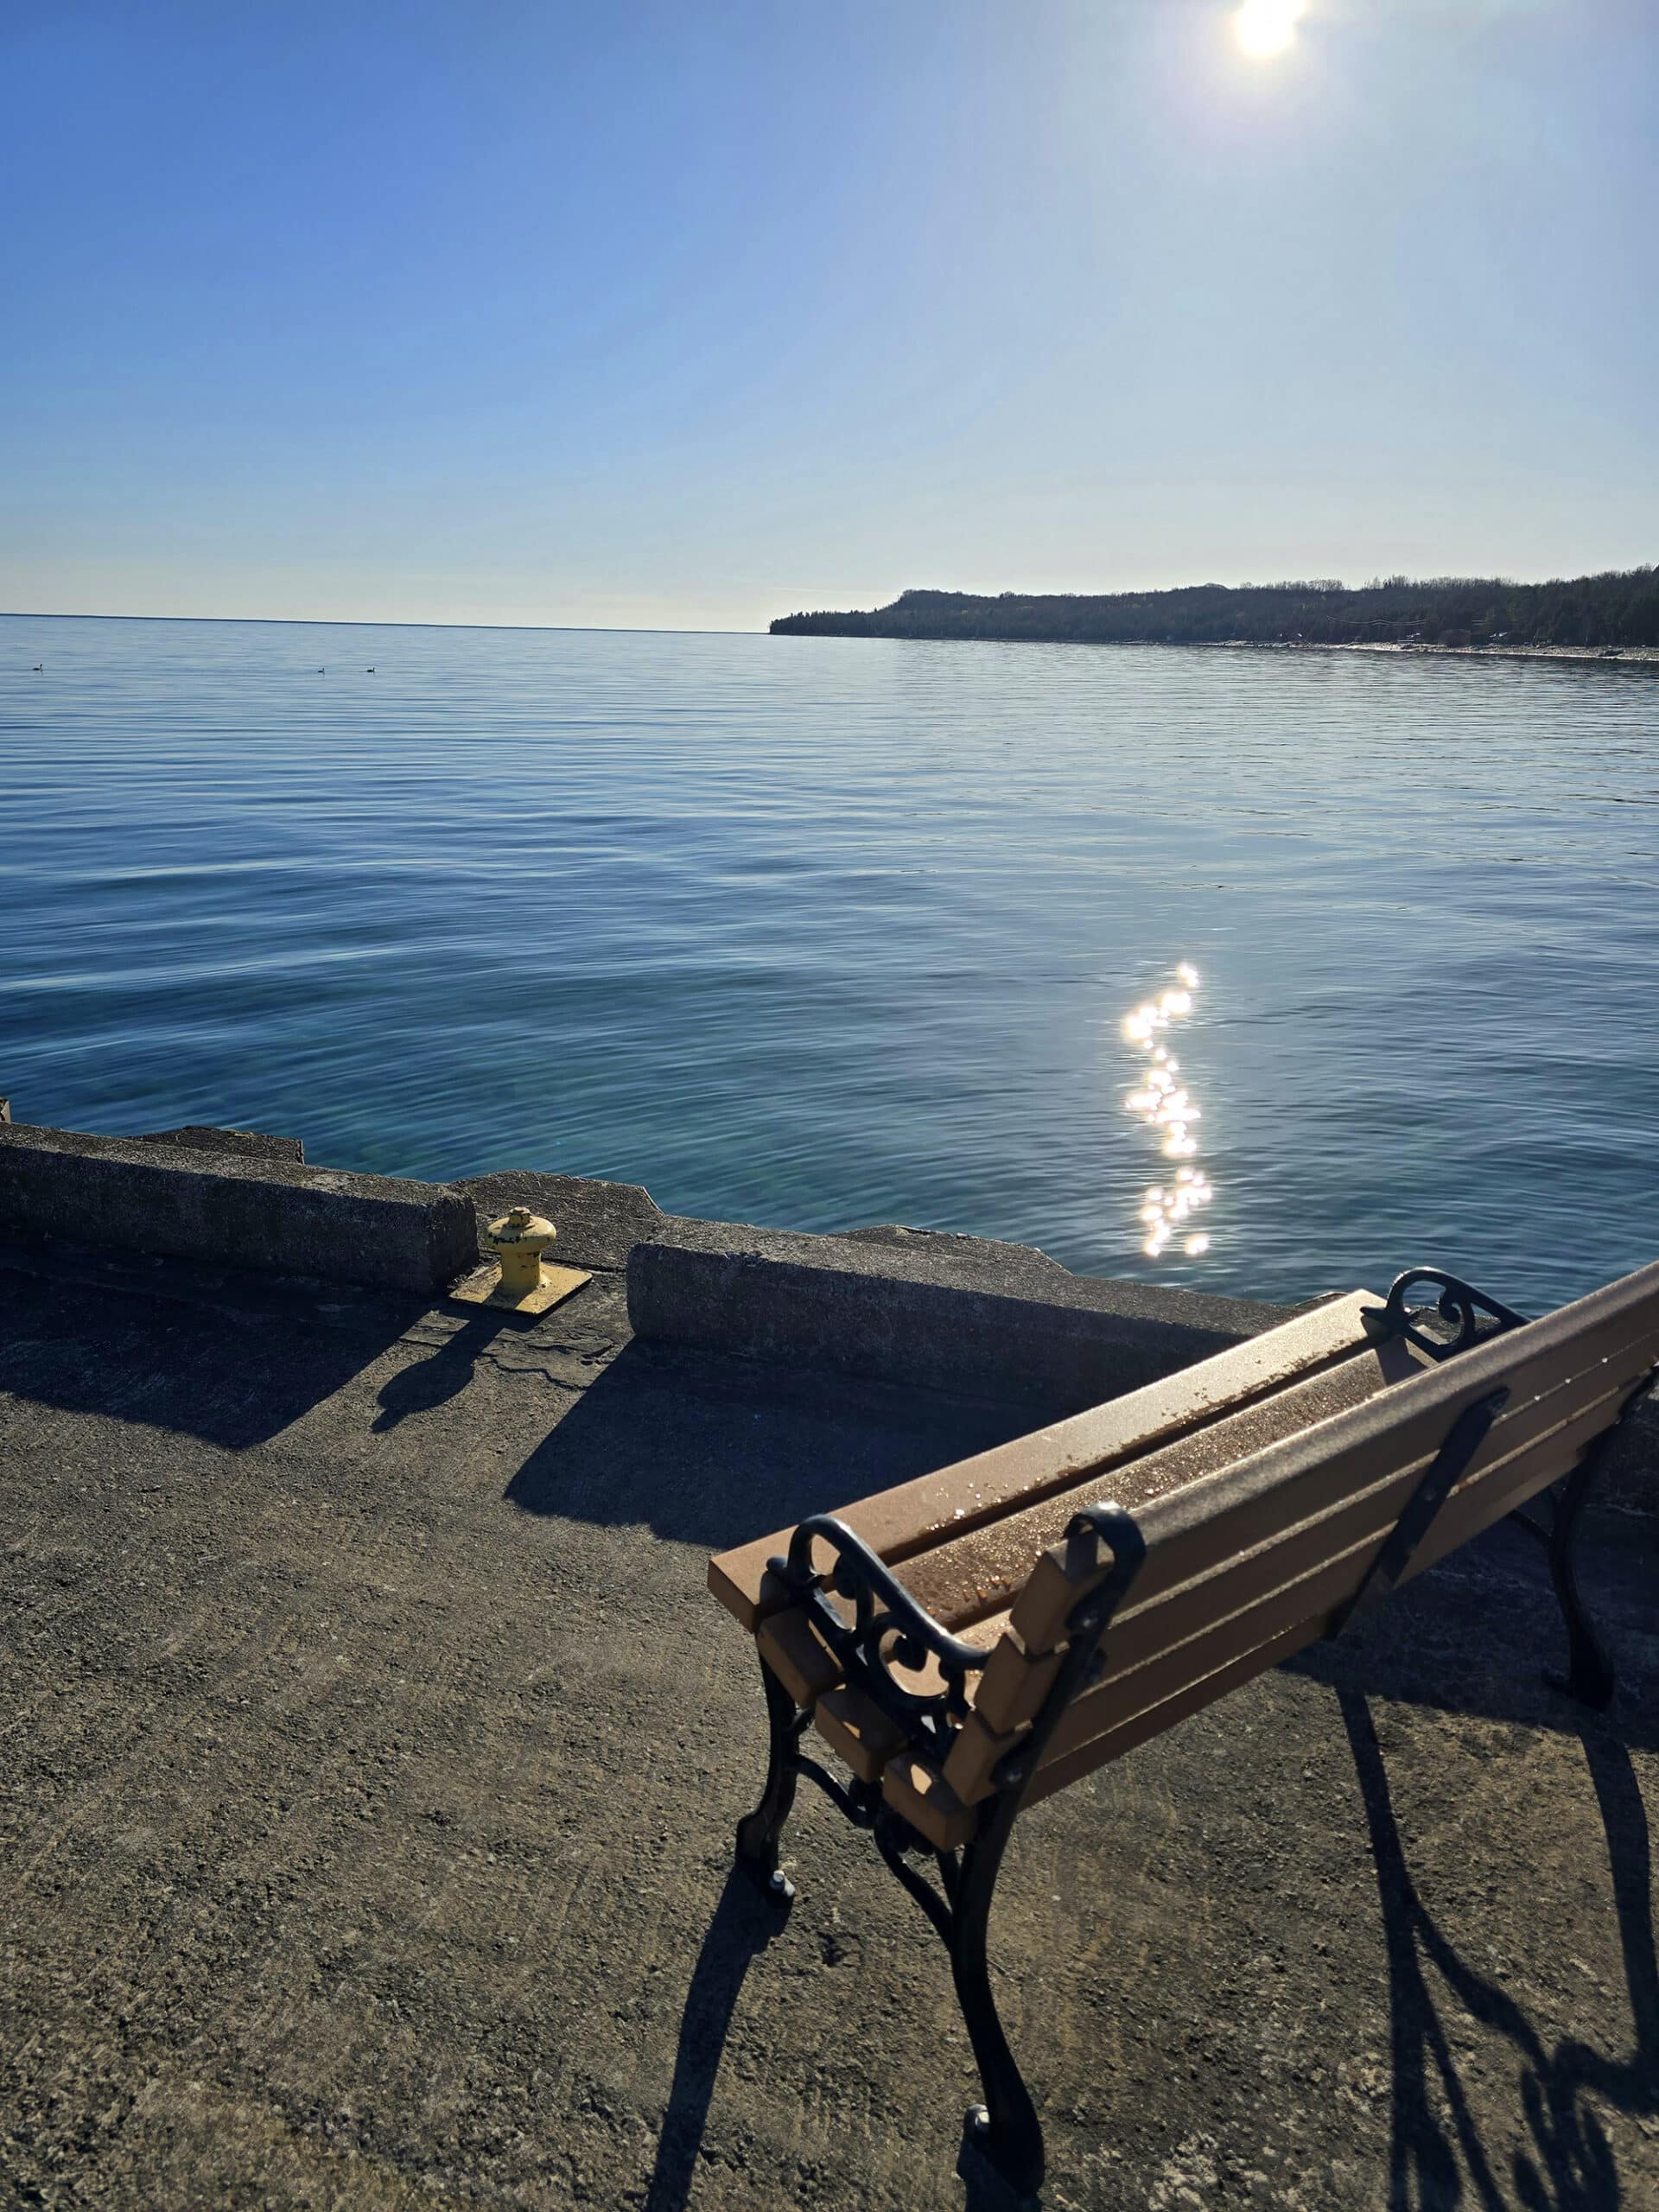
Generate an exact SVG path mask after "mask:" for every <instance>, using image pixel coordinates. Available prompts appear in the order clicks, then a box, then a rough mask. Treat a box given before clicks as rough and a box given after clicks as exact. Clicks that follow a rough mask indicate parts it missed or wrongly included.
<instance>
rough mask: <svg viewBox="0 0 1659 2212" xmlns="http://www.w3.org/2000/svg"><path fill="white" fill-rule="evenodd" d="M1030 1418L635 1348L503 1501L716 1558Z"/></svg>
mask: <svg viewBox="0 0 1659 2212" xmlns="http://www.w3.org/2000/svg"><path fill="white" fill-rule="evenodd" d="M463 1333H464V1332H463ZM454 1341H456V1342H458V1341H459V1340H458V1339H456V1340H454ZM428 1364H430V1363H428ZM1031 1420H1032V1417H1031V1413H1030V1409H1029V1408H1025V1407H1020V1406H1008V1405H996V1404H991V1403H984V1404H973V1403H968V1402H959V1401H957V1400H955V1399H951V1398H946V1397H943V1396H940V1395H936V1394H934V1393H932V1392H929V1391H914V1390H912V1391H905V1390H899V1389H893V1388H890V1387H888V1386H886V1385H883V1384H880V1383H864V1382H861V1381H860V1380H859V1379H857V1378H856V1377H854V1376H841V1375H817V1376H811V1375H805V1374H801V1373H797V1372H793V1371H791V1370H786V1369H772V1368H766V1367H762V1366H758V1365H756V1364H754V1363H750V1362H748V1361H744V1360H736V1359H724V1358H718V1357H710V1356H702V1357H697V1358H695V1359H690V1358H684V1357H676V1356H674V1355H673V1354H670V1353H665V1352H664V1351H661V1350H659V1349H658V1348H656V1347H654V1346H647V1345H645V1344H640V1343H639V1342H637V1341H636V1342H633V1343H631V1344H626V1345H625V1346H624V1347H623V1349H622V1350H621V1351H620V1352H619V1353H618V1354H617V1356H616V1357H615V1358H614V1359H613V1360H612V1361H611V1362H610V1363H609V1364H608V1365H607V1367H606V1368H605V1369H604V1370H603V1371H602V1372H601V1373H599V1374H597V1375H595V1376H594V1379H593V1380H592V1382H590V1383H588V1386H587V1388H586V1389H583V1390H582V1394H581V1395H580V1396H579V1397H578V1398H577V1399H576V1400H575V1402H574V1403H573V1404H571V1405H570V1406H569V1408H567V1409H566V1410H565V1411H564V1412H563V1414H562V1415H561V1417H560V1419H559V1420H558V1421H557V1423H556V1426H555V1427H552V1428H550V1430H549V1431H548V1433H547V1434H546V1435H545V1436H544V1437H543V1439H542V1440H541V1442H540V1443H539V1444H537V1446H536V1447H535V1448H534V1450H533V1451H531V1453H530V1455H529V1457H528V1458H527V1459H525V1460H524V1463H523V1465H521V1466H520V1467H519V1468H518V1471H517V1472H516V1473H515V1474H514V1475H513V1477H512V1480H511V1481H510V1482H509V1483H508V1484H507V1488H506V1496H507V1497H508V1499H509V1500H510V1501H511V1503H513V1504H514V1505H516V1506H518V1508H519V1510H521V1511H523V1512H525V1513H545V1514H557V1515H560V1516H563V1517H565V1518H567V1519H570V1520H577V1521H585V1522H591V1523H595V1524H598V1525H600V1526H603V1527H613V1526H616V1525H618V1524H634V1525H639V1524H643V1525H644V1526H645V1527H647V1528H649V1529H652V1532H653V1533H654V1534H655V1535H658V1536H664V1537H667V1538H669V1539H671V1540H672V1541H677V1542H682V1543H692V1544H700V1545H703V1546H705V1547H707V1548H708V1549H709V1550H711V1551H723V1550H725V1549H726V1548H728V1547H729V1546H731V1545H733V1544H740V1543H742V1542H744V1541H747V1539H749V1538H751V1537H754V1536H764V1535H768V1534H769V1533H770V1532H771V1531H772V1529H781V1528H783V1527H785V1525H786V1524H788V1523H791V1522H795V1521H799V1520H802V1519H804V1517H805V1516H807V1515H808V1514H810V1513H817V1512H827V1511H831V1510H834V1509H835V1508H836V1507H837V1506H841V1505H844V1504H845V1503H847V1501H848V1500H849V1498H855V1497H868V1496H869V1495H870V1493H871V1492H872V1491H879V1490H886V1489H887V1488H888V1487H889V1486H890V1485H891V1484H894V1483H901V1482H905V1481H907V1480H908V1479H909V1478H911V1477H912V1475H920V1474H926V1473H929V1472H931V1470H932V1469H934V1468H936V1467H943V1466H948V1465H950V1462H951V1461H952V1460H953V1459H966V1458H967V1457H968V1456H969V1454H970V1453H972V1452H982V1451H985V1450H987V1449H988V1447H989V1446H991V1445H993V1444H1001V1443H1004V1442H1006V1441H1007V1439H1008V1438H1009V1437H1012V1436H1018V1435H1020V1434H1022V1433H1024V1432H1025V1431H1026V1430H1027V1428H1029V1427H1030V1426H1031Z"/></svg>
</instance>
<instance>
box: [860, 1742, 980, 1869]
mask: <svg viewBox="0 0 1659 2212" xmlns="http://www.w3.org/2000/svg"><path fill="white" fill-rule="evenodd" d="M881 1795H882V1796H884V1797H885V1798H886V1799H887V1802H888V1804H889V1805H891V1806H892V1807H893V1810H894V1811H895V1812H896V1813H899V1814H902V1815H903V1816H904V1818H905V1819H906V1820H907V1821H909V1822H910V1825H911V1826H912V1827H913V1828H914V1829H915V1830H916V1832H917V1834H918V1835H925V1837H926V1838H927V1840H928V1841H929V1842H930V1843H931V1844H932V1845H933V1847H935V1849H936V1850H938V1851H955V1850H956V1849H957V1847H958V1846H959V1845H961V1844H964V1843H966V1842H967V1841H968V1840H969V1838H970V1837H971V1836H972V1834H973V1833H974V1829H975V1827H976V1825H977V1823H976V1816H975V1815H974V1813H973V1811H972V1809H971V1808H969V1806H966V1805H964V1804H963V1802H962V1801H961V1799H960V1798H959V1797H958V1796H957V1794H956V1792H955V1791H954V1790H953V1789H951V1787H950V1783H947V1782H946V1781H944V1779H943V1777H941V1775H940V1773H939V1770H938V1768H937V1767H936V1766H934V1765H933V1764H932V1763H931V1760H928V1759H925V1758H921V1757H920V1755H919V1754H918V1753H917V1752H915V1751H900V1752H899V1754H898V1756H897V1757H896V1758H891V1759H889V1760H888V1761H887V1766H886V1768H885V1770H883V1773H882V1776H881Z"/></svg>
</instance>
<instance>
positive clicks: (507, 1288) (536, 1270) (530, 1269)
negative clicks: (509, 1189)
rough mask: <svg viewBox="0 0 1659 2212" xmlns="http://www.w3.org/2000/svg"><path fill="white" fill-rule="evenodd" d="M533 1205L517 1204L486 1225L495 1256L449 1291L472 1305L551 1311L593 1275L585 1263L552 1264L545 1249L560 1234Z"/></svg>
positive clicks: (489, 1243)
mask: <svg viewBox="0 0 1659 2212" xmlns="http://www.w3.org/2000/svg"><path fill="white" fill-rule="evenodd" d="M558 1233H559V1232H558V1230H556V1229H555V1228H554V1226H553V1224H552V1223H551V1222H550V1221H543V1219H542V1217H541V1216H540V1215H539V1214H534V1213H532V1212H531V1210H530V1208H529V1207H528V1206H514V1207H513V1209H512V1211H511V1212H510V1213H505V1214H503V1215H502V1217H501V1218H500V1220H499V1221H493V1222H492V1223H491V1224H490V1225H489V1227H488V1228H487V1229H486V1230H485V1231H484V1243H486V1245H487V1246H488V1248H489V1249H490V1250H491V1251H492V1252H493V1253H494V1255H495V1258H494V1259H493V1261H491V1262H488V1263H487V1264H486V1265H485V1266H484V1267H481V1268H478V1269H477V1271H476V1272H475V1273H474V1274H470V1275H468V1276H467V1278H466V1280H465V1281H462V1282H459V1283H457V1284H456V1286H455V1287H454V1290H452V1291H451V1292H450V1294H449V1295H450V1296H451V1297H452V1298H458V1299H460V1300H461V1302H462V1303H463V1304H464V1305H467V1306H499V1307H501V1308H503V1309H504V1310H505V1311H506V1312H508V1313H547V1312H548V1311H549V1310H550V1308H551V1307H553V1306H559V1305H562V1304H563V1301H564V1300H566V1299H567V1298H570V1297H572V1296H574V1295H575V1293H576V1292H577V1291H579V1290H580V1289H581V1288H582V1285H583V1283H585V1282H591V1281H593V1277H592V1276H591V1275H590V1274H585V1273H584V1272H583V1270H582V1268H550V1267H549V1266H547V1265H546V1263H545V1262H543V1258H542V1255H543V1252H545V1251H546V1249H547V1248H548V1246H549V1245H550V1243H552V1242H553V1240H554V1238H555V1237H556V1236H557V1235H558Z"/></svg>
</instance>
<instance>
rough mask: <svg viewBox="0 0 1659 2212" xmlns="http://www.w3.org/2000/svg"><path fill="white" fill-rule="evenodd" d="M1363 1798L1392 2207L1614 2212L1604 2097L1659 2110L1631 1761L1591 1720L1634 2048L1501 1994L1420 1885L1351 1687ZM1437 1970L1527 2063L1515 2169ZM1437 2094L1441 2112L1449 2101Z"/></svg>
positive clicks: (1614, 2173)
mask: <svg viewBox="0 0 1659 2212" xmlns="http://www.w3.org/2000/svg"><path fill="white" fill-rule="evenodd" d="M1338 1705H1339V1706H1340V1707H1341V1711H1342V1716H1343V1721H1344V1726H1345V1728H1346V1730H1347V1733H1348V1741H1349V1745H1350V1747H1351V1750H1352V1752H1353V1758H1354V1766H1355V1771H1356V1774H1357V1778H1358V1782H1359V1788H1360V1794H1361V1796H1362V1799H1363V1803H1364V1808H1365V1817H1366V1822H1367V1826H1368V1828H1369V1831H1370V1843H1371V1853H1372V1859H1373V1863H1374V1866H1375V1868H1376V1883H1377V1891H1378V1895H1379V1897H1380V1900H1381V1904H1382V1915H1383V1939H1384V1942H1385V1946H1386V1950H1387V1957H1388V1968H1389V2016H1390V2037H1391V2044H1392V2053H1391V2056H1392V2067H1393V2118H1392V2134H1391V2140H1390V2144H1389V2194H1388V2198H1387V2202H1388V2206H1389V2212H1427V2208H1430V2207H1446V2208H1451V2207H1453V2206H1460V2205H1463V2204H1465V2203H1472V2204H1478V2205H1479V2206H1481V2207H1483V2208H1485V2212H1616V2208H1618V2207H1619V2206H1621V2205H1624V2203H1626V2202H1627V2201H1629V2200H1627V2199H1626V2197H1625V2195H1624V2190H1623V2186H1622V2184H1621V2182H1620V2177H1619V2175H1618V2168H1617V2164H1616V2163H1615V2160H1614V2158H1613V2152H1612V2148H1611V2145H1610V2143H1609V2141H1608V2139H1607V2134H1606V2131H1605V2127H1604V2126H1603V2125H1602V2123H1601V2120H1600V2119H1599V2116H1598V2114H1597V2113H1596V2112H1595V2110H1594V2108H1593V2106H1592V2104H1591V2102H1590V2100H1591V2099H1592V2098H1595V2099H1599V2100H1600V2101H1602V2102H1603V2103H1605V2104H1608V2105H1611V2106H1612V2107H1615V2108H1616V2109H1617V2110H1618V2111H1621V2112H1625V2113H1631V2114H1632V2115H1634V2116H1636V2117H1637V2118H1639V2119H1644V2120H1645V2119H1648V2118H1649V2117H1654V2116H1659V1961H1656V1955H1655V1943H1654V1928H1653V1908H1652V1891H1651V1872H1652V1854H1651V1847H1650V1843H1649V1834H1648V1824H1647V1815H1646V1811H1645V1808H1644V1807H1643V1802H1642V1796H1641V1792H1640V1789H1639V1788H1638V1786H1637V1778H1636V1774H1635V1771H1634V1769H1633V1768H1632V1766H1631V1764H1630V1755H1629V1753H1628V1751H1626V1750H1625V1749H1624V1745H1622V1744H1621V1743H1619V1742H1618V1740H1617V1739H1616V1738H1613V1737H1612V1736H1611V1734H1610V1733H1608V1732H1606V1731H1605V1730H1603V1729H1598V1728H1597V1727H1596V1726H1594V1725H1593V1724H1591V1723H1586V1724H1585V1725H1584V1726H1583V1727H1582V1728H1581V1730H1580V1739H1581V1741H1582V1742H1583V1745H1584V1748H1585V1756H1586V1760H1587V1762H1588V1764H1589V1768H1590V1774H1591V1779H1592V1783H1593V1785H1594V1788H1595V1790H1596V1796H1597V1799H1598V1802H1599V1806H1600V1810H1601V1816H1602V1824H1603V1827H1604V1829H1605V1834H1606V1838H1607V1850H1608V1857H1609V1862H1610V1866H1611V1875H1612V1885H1613V1897H1614V1904H1615V1910H1616V1911H1617V1914H1618V1931H1619V1941H1620V1945H1621V1948H1622V1951H1623V1955H1624V1974H1625V1980H1626V1983H1627V1986H1628V1988H1629V1993H1630V2005H1631V2011H1632V2016H1633V2018H1634V2019H1635V2022H1636V2044H1635V2047H1634V2049H1633V2050H1632V2051H1631V2052H1630V2055H1629V2056H1627V2057H1624V2058H1614V2057H1609V2056H1607V2055H1606V2054H1605V2053H1603V2052H1600V2051H1598V2050H1594V2049H1592V2047H1591V2046H1590V2045H1589V2044H1586V2043H1583V2042H1580V2041H1579V2040H1577V2039H1576V2038H1573V2037H1567V2038H1565V2039H1563V2040H1561V2041H1560V2042H1557V2043H1555V2044H1549V2043H1548V2042H1547V2040H1546V2039H1545V2037H1544V2036H1543V2035H1541V2033H1540V2031H1539V2030H1538V2029H1537V2028H1536V2027H1535V2024H1533V2022H1532V2021H1531V2020H1530V2019H1529V2017H1528V2016H1527V2014H1526V2012H1524V2011H1523V2010H1522V2007H1521V2006H1520V2005H1517V2004H1516V2002H1515V2000H1514V1999H1513V1998H1511V1997H1510V1995H1509V1994H1508V1993H1506V1992H1505V1991H1504V1990H1503V1989H1502V1988H1500V1987H1499V1986H1498V1985H1497V1983H1495V1982H1492V1981H1490V1980H1487V1979H1486V1977H1485V1976H1484V1975H1483V1974H1479V1973H1478V1972H1477V1970H1476V1969H1475V1968H1474V1967H1471V1965H1470V1964H1469V1963H1468V1962H1467V1961H1466V1960H1465V1959H1464V1958H1462V1957H1461V1956H1460V1955H1459V1953H1458V1951H1457V1950H1456V1949H1455V1948H1454V1947H1453V1946H1452V1943H1451V1942H1448V1940H1447V1939H1446V1936H1444V1935H1443V1934H1442V1933H1441V1931H1440V1929H1439V1927H1438V1926H1437V1925H1436V1923H1435V1922H1434V1919H1433V1916H1432V1915H1431V1914H1430V1913H1429V1911H1428V1910H1427V1907H1426V1906H1425V1905H1424V1904H1423V1902H1422V1900H1421V1897H1419V1896H1418V1894H1417V1890H1416V1886H1415V1885H1414V1882H1413V1880H1412V1878H1411V1873H1410V1870H1409V1868H1408V1865H1407V1862H1406V1855H1405V1851H1404V1847H1403V1846H1402V1842H1401V1839H1400V1832H1399V1828H1398V1826H1397V1825H1396V1822H1395V1815H1394V1808H1393V1802H1392V1798H1391V1796H1390V1792H1389V1779H1388V1773H1387V1770H1386V1767H1385V1765H1384V1764H1383V1752H1382V1747H1381V1745H1380V1744H1379V1743H1378V1741H1377V1737H1376V1726H1375V1725H1374V1723H1373V1721H1372V1719H1371V1714H1370V1707H1369V1705H1368V1704H1367V1702H1366V1700H1365V1699H1364V1698H1363V1696H1361V1695H1359V1694H1357V1693H1356V1692H1353V1691H1350V1690H1344V1691H1341V1692H1339V1693H1338ZM1431 1974H1433V1976H1437V1977H1438V1979H1439V1980H1440V1982H1441V1983H1442V1984H1443V1985H1444V1986H1445V1988H1446V1991H1447V1992H1448V1993H1450V1995H1451V1996H1452V1998H1453V1999H1455V2001H1456V2003H1457V2005H1458V2006H1459V2008H1460V2009H1461V2011H1463V2012H1466V2013H1467V2014H1469V2015H1470V2016H1471V2018H1474V2019H1476V2020H1478V2022H1479V2023H1480V2024H1481V2025H1482V2026H1483V2027H1484V2028H1485V2029H1487V2030H1488V2031H1491V2032H1492V2033H1495V2034H1497V2035H1500V2036H1502V2037H1503V2038H1504V2040H1505V2041H1506V2042H1507V2043H1508V2044H1510V2046H1511V2048H1512V2050H1513V2051H1514V2052H1515V2054H1516V2056H1517V2057H1518V2058H1519V2060H1520V2062H1521V2066H1522V2080H1521V2094H1522V2103H1523V2106H1524V2108H1525V2115H1526V2126H1527V2131H1528V2134H1529V2139H1530V2143H1529V2148H1528V2149H1527V2150H1524V2151H1522V2152H1517V2153H1516V2155H1515V2157H1514V2159H1513V2161H1512V2164H1511V2166H1510V2172H1509V2174H1508V2175H1507V2177H1506V2176H1504V2175H1503V2174H1501V2173H1500V2172H1499V2171H1497V2164H1496V2161H1495V2159H1494V2158H1493V2156H1492V2154H1491V2152H1489V2151H1488V2149H1487V2147H1486V2145H1484V2143H1483V2141H1482V2139H1481V2136H1480V2131H1479V2127H1478V2123H1477V2121H1476V2120H1475V2117H1474V2115H1473V2113H1472V2112H1471V2106H1470V2101H1469V2098H1468V2095H1467V2094H1466V2092H1465V2088H1464V2084H1463V2081H1462V2079H1461V2077H1460V2075H1459V2066H1458V2059H1457V2056H1456V2054H1455V2052H1454V2051H1453V2050H1452V2043H1451V2038H1450V2037H1449V2035H1448V2033H1447V2031H1446V2025H1445V2024H1444V2022H1443V2020H1442V2018H1441V2016H1440V2011H1439V2009H1438V2007H1437V2005H1436V2002H1435V1997H1434V1993H1433V1986H1432V1983H1431ZM1436 2091H1438V2096H1439V2101H1440V2109H1438V2110H1437V2108H1436V2096H1435V2093H1436Z"/></svg>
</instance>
